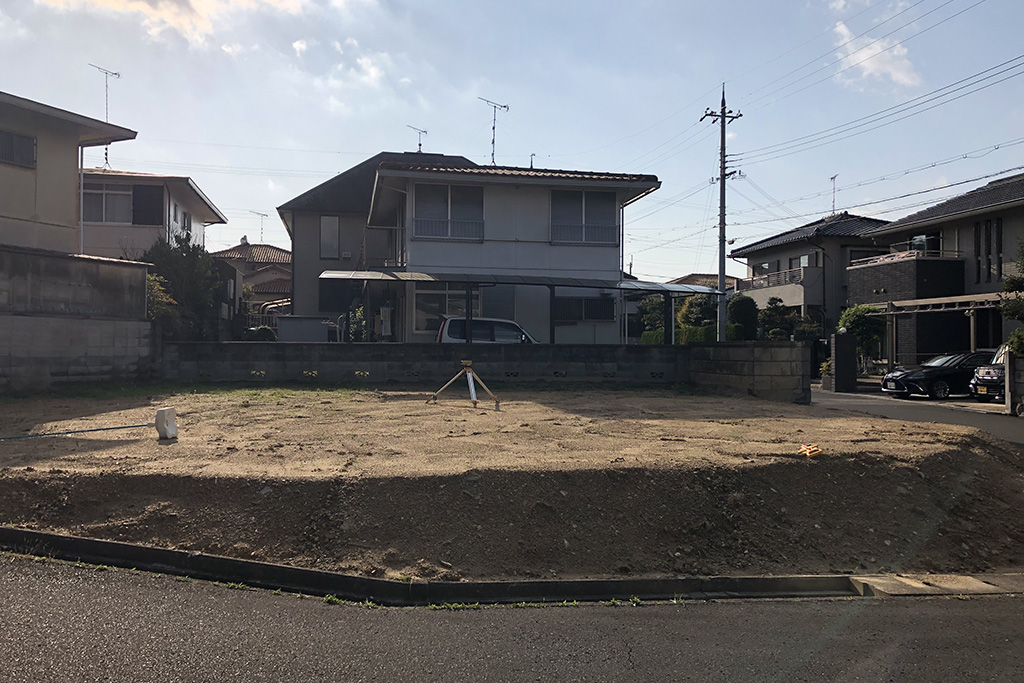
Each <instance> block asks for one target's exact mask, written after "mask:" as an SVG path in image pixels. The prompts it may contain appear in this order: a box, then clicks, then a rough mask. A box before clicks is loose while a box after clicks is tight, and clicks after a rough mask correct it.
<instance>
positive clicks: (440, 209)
mask: <svg viewBox="0 0 1024 683" xmlns="http://www.w3.org/2000/svg"><path fill="white" fill-rule="evenodd" d="M414 195H415V196H414V200H413V201H414V206H413V213H414V220H413V233H412V234H413V237H414V238H416V239H434V240H457V241H463V242H483V240H484V188H482V187H473V186H469V185H433V184H427V183H417V184H416V186H415V188H414Z"/></svg>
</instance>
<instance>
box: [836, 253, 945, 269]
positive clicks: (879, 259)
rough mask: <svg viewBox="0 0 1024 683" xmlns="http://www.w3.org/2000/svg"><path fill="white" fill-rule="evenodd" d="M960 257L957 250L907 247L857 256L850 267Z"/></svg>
mask: <svg viewBox="0 0 1024 683" xmlns="http://www.w3.org/2000/svg"><path fill="white" fill-rule="evenodd" d="M960 257H961V254H960V252H959V251H948V250H943V249H907V250H904V251H894V252H892V253H889V254H882V255H881V256H869V257H868V258H859V259H854V260H852V261H850V267H851V268H856V267H857V266H873V265H876V264H879V263H893V262H895V261H907V260H912V259H947V260H948V259H952V260H956V259H959V258H960Z"/></svg>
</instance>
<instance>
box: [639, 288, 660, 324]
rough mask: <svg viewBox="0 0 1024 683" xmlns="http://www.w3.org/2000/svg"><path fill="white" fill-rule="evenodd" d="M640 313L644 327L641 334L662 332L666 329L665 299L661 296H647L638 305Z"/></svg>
mask: <svg viewBox="0 0 1024 683" xmlns="http://www.w3.org/2000/svg"><path fill="white" fill-rule="evenodd" d="M637 310H638V311H639V312H640V323H641V325H643V329H642V330H641V332H650V331H652V330H661V329H664V327H665V314H664V297H662V296H661V295H660V294H653V295H651V296H645V297H644V298H643V299H640V303H638V304H637Z"/></svg>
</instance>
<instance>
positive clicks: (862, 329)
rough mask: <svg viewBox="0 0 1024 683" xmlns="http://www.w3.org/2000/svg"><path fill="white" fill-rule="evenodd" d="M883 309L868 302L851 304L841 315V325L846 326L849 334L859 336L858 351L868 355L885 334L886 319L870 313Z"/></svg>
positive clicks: (841, 326)
mask: <svg viewBox="0 0 1024 683" xmlns="http://www.w3.org/2000/svg"><path fill="white" fill-rule="evenodd" d="M880 310H881V309H880V308H877V307H875V306H868V305H866V304H858V305H856V306H851V307H849V308H847V309H846V310H845V311H843V314H842V315H841V316H839V327H840V328H843V327H845V328H846V332H847V334H852V335H853V336H854V337H856V338H857V351H859V352H860V354H861V355H867V354H868V353H870V352H871V349H872V348H873V347H874V346H875V345H876V344H877V343H878V342H880V341H881V340H882V338H883V337H884V336H885V321H884V320H883V319H882V317H881V316H877V315H870V314H871V313H878V312H879V311H880Z"/></svg>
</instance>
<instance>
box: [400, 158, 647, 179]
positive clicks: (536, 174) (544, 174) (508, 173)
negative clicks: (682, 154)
mask: <svg viewBox="0 0 1024 683" xmlns="http://www.w3.org/2000/svg"><path fill="white" fill-rule="evenodd" d="M380 169H381V170H382V171H384V170H390V171H412V172H419V173H453V174H458V175H472V176H499V177H515V178H539V179H544V180H553V179H554V180H609V181H613V182H619V183H656V182H658V176H655V175H647V174H640V173H603V172H599V171H567V170H560V169H551V168H519V167H517V166H472V167H462V168H454V167H451V166H438V165H433V164H418V163H411V162H398V161H385V162H383V163H382V164H381V165H380Z"/></svg>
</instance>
